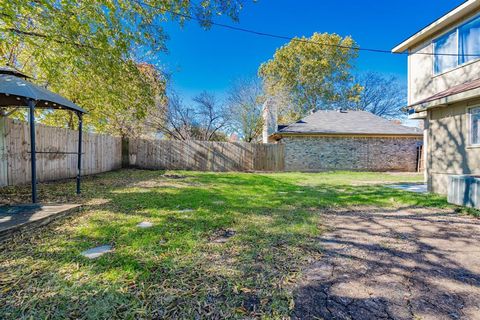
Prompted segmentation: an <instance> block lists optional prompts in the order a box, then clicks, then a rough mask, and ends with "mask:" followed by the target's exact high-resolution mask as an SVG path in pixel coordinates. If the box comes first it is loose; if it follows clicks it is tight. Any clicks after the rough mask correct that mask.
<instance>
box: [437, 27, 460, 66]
mask: <svg viewBox="0 0 480 320" xmlns="http://www.w3.org/2000/svg"><path fill="white" fill-rule="evenodd" d="M433 47H434V50H435V74H438V73H441V72H444V71H446V70H449V69H452V68H455V67H456V66H457V65H458V56H456V54H457V53H458V43H457V30H455V31H453V32H450V33H447V34H446V35H444V36H442V37H440V38H438V39H437V40H435V42H434V43H433Z"/></svg>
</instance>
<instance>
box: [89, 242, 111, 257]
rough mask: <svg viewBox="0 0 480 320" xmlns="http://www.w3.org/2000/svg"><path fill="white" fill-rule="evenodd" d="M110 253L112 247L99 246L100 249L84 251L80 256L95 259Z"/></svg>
mask: <svg viewBox="0 0 480 320" xmlns="http://www.w3.org/2000/svg"><path fill="white" fill-rule="evenodd" d="M112 251H113V247H112V246H109V245H105V246H100V247H96V248H92V249H88V250H85V251H83V252H82V253H81V255H82V256H84V257H86V258H88V259H95V258H98V257H100V256H103V255H104V254H105V253H109V252H112Z"/></svg>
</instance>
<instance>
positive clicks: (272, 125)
mask: <svg viewBox="0 0 480 320" xmlns="http://www.w3.org/2000/svg"><path fill="white" fill-rule="evenodd" d="M277 117H278V112H277V105H276V103H275V101H274V100H273V99H272V98H267V100H266V101H265V103H264V104H263V143H268V142H269V140H268V137H269V136H271V135H272V134H274V133H275V132H277V130H278V125H277Z"/></svg>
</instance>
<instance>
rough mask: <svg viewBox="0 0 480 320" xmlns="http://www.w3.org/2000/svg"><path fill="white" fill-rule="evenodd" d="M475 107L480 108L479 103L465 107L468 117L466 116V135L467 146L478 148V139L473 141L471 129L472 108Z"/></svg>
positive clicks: (479, 144)
mask: <svg viewBox="0 0 480 320" xmlns="http://www.w3.org/2000/svg"><path fill="white" fill-rule="evenodd" d="M475 109H479V110H480V105H476V106H471V107H468V108H467V114H468V117H467V118H468V123H467V129H468V135H467V136H468V146H469V147H474V148H478V147H480V140H479V142H477V143H473V131H472V130H473V128H472V124H473V119H472V110H475Z"/></svg>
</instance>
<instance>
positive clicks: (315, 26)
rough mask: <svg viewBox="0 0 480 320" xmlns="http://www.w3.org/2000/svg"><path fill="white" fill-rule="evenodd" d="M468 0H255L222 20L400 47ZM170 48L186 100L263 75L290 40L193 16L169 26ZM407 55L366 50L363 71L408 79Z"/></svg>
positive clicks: (175, 79) (166, 59) (166, 63)
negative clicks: (206, 24)
mask: <svg viewBox="0 0 480 320" xmlns="http://www.w3.org/2000/svg"><path fill="white" fill-rule="evenodd" d="M461 3H462V1H461V0H427V1H425V0H402V1H393V0H363V1H358V0H343V1H339V0H297V1H295V0H259V1H258V2H256V3H253V2H248V3H247V5H246V6H245V8H244V10H243V11H242V12H241V14H240V21H239V22H238V23H235V22H233V21H231V20H230V19H227V18H226V17H216V18H214V20H215V21H217V22H221V23H227V24H233V25H236V26H239V27H243V28H247V29H253V30H257V31H263V32H268V33H274V34H280V35H285V36H303V35H305V36H311V35H312V34H313V33H314V32H329V33H338V34H340V35H342V36H347V35H351V36H352V37H353V38H354V39H355V41H357V43H358V44H359V45H360V46H361V47H370V48H379V49H388V50H390V49H392V48H393V47H394V46H395V45H396V44H398V43H400V42H401V41H402V40H404V39H405V38H407V37H409V36H410V35H412V34H413V33H415V32H416V31H418V30H419V29H421V28H423V27H424V26H426V25H427V24H429V23H430V22H432V21H433V20H435V19H436V18H438V17H439V16H441V15H443V14H444V13H446V12H447V11H449V10H451V9H453V8H454V7H456V6H458V5H459V4H461ZM165 31H166V33H167V34H168V35H169V37H170V39H169V40H168V42H167V47H168V50H169V52H168V53H167V54H162V55H160V56H159V57H158V58H159V63H160V64H161V65H163V67H164V68H165V70H167V71H168V72H170V73H171V74H172V87H173V88H174V89H175V90H176V91H178V92H179V93H181V94H183V95H184V96H186V97H192V96H194V95H196V94H198V93H200V92H201V91H203V90H207V91H210V92H213V93H216V94H217V95H219V96H222V95H224V93H225V91H226V90H227V89H228V87H229V86H230V85H231V83H232V82H233V81H234V80H235V79H237V78H246V77H251V76H254V75H256V72H257V69H258V67H259V65H260V64H261V63H262V62H264V61H267V60H268V59H270V58H271V57H272V56H273V54H274V52H275V49H276V48H278V47H280V46H282V45H283V44H285V43H286V42H287V41H283V40H279V39H272V38H266V37H260V36H255V35H252V34H246V33H242V32H238V31H233V30H228V29H223V28H220V27H216V26H213V27H212V28H211V29H209V30H204V29H202V28H200V27H199V26H198V24H197V23H196V22H194V21H190V22H187V24H186V25H185V26H183V27H180V26H179V25H178V24H177V23H174V22H168V23H166V24H165ZM406 61H407V59H406V57H404V56H394V55H389V54H379V53H365V52H363V53H361V54H360V57H359V59H358V60H357V63H356V69H357V71H377V72H382V73H388V74H394V75H397V76H398V77H399V78H400V79H402V80H404V81H406V73H407V65H406Z"/></svg>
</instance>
